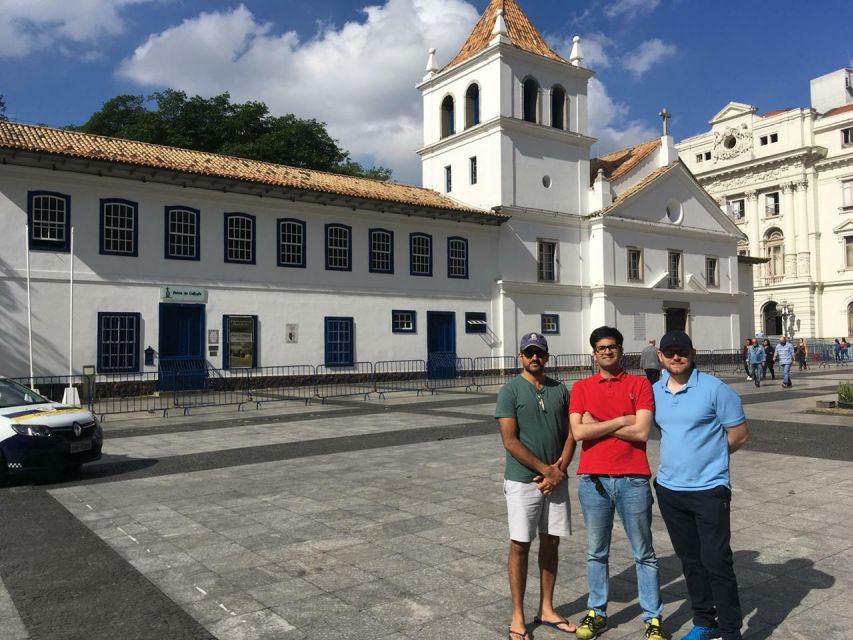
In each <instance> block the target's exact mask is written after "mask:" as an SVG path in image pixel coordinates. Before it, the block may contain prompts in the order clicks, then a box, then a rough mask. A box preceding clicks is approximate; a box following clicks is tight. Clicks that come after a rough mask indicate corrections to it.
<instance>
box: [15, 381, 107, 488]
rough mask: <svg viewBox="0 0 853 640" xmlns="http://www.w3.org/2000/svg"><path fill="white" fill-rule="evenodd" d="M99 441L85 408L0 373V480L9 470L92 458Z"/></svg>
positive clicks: (94, 420)
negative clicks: (28, 386) (44, 395)
mask: <svg viewBox="0 0 853 640" xmlns="http://www.w3.org/2000/svg"><path fill="white" fill-rule="evenodd" d="M103 444H104V434H103V431H102V430H101V425H100V423H99V422H98V420H97V418H96V417H95V416H94V415H93V414H92V413H91V412H90V411H87V410H86V409H81V408H80V407H69V406H67V405H64V404H61V403H59V402H51V401H50V400H48V399H47V398H44V397H42V396H40V395H39V394H37V393H36V392H35V391H33V390H32V389H28V388H27V387H25V386H23V385H21V384H18V383H17V382H15V381H13V380H10V379H8V378H4V377H0V483H2V482H4V481H5V480H6V479H7V477H8V476H11V475H18V474H23V473H28V472H34V471H52V470H60V469H69V468H71V469H74V468H78V467H79V466H80V465H82V464H83V463H84V462H91V461H93V460H98V459H99V458H100V457H101V448H102V447H103Z"/></svg>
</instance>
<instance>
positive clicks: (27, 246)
mask: <svg viewBox="0 0 853 640" xmlns="http://www.w3.org/2000/svg"><path fill="white" fill-rule="evenodd" d="M24 236H25V237H24V250H25V251H26V256H27V344H28V347H29V354H30V386H32V384H33V307H32V298H31V296H30V225H29V224H25V225H24Z"/></svg>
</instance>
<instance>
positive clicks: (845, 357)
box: [840, 338, 850, 362]
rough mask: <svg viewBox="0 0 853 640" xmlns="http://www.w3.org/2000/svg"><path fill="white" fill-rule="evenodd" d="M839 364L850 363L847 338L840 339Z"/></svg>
mask: <svg viewBox="0 0 853 640" xmlns="http://www.w3.org/2000/svg"><path fill="white" fill-rule="evenodd" d="M840 355H841V362H849V361H850V343H849V342H847V338H841V353H840Z"/></svg>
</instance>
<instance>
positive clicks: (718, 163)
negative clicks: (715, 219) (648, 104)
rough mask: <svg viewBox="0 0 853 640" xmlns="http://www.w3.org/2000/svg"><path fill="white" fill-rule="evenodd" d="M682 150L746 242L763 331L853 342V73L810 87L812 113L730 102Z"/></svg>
mask: <svg viewBox="0 0 853 640" xmlns="http://www.w3.org/2000/svg"><path fill="white" fill-rule="evenodd" d="M710 124H711V129H710V130H709V131H707V132H705V133H702V134H700V135H697V136H694V137H692V138H688V139H686V140H683V141H682V142H680V143H679V144H678V145H676V146H677V148H678V150H679V154H680V156H681V160H682V162H684V163H685V164H686V165H687V166H688V167H689V168H690V170H691V171H692V172H693V174H694V175H695V176H696V178H697V179H698V180H699V182H700V184H702V186H703V187H705V189H706V190H707V191H708V192H709V193H710V194H711V195H712V196H713V197H715V198H716V199H717V201H718V203H719V204H720V206H721V207H722V208H723V210H724V211H726V212H727V213H728V215H729V216H730V217H731V218H732V219H733V220H734V221H735V222H736V223H737V225H738V226H739V227H740V228H741V230H742V231H743V232H744V233H746V235H747V236H748V237H749V240H748V241H746V242H743V243H742V244H741V245H740V246H739V247H738V252H739V253H740V254H742V255H750V256H759V257H763V258H766V259H767V261H766V263H764V264H757V265H755V267H754V269H755V273H754V282H755V296H754V299H755V319H756V327H755V329H756V331H764V332H765V333H767V334H769V335H778V334H780V333H782V332H784V333H787V334H788V335H797V336H803V337H837V336H841V335H847V336H850V335H851V334H853V69H847V68H845V69H840V70H838V71H835V72H833V73H829V74H827V75H825V76H821V77H820V78H816V79H814V80H812V81H811V106H810V107H803V108H790V109H777V110H774V111H770V112H768V113H764V114H759V113H758V108H757V107H755V106H751V105H747V104H742V103H739V102H730V103H729V104H727V105H726V106H725V107H724V108H723V109H722V111H720V112H719V113H717V114H716V115H715V116H714V117H713V118H712V119H711V121H710Z"/></svg>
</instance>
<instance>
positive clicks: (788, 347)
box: [773, 336, 794, 389]
mask: <svg viewBox="0 0 853 640" xmlns="http://www.w3.org/2000/svg"><path fill="white" fill-rule="evenodd" d="M773 359H774V360H775V361H776V362H778V363H779V366H780V367H781V368H782V388H783V389H790V388H791V365H792V364H793V363H794V346H793V345H792V344H791V343H790V342H788V339H787V338H786V337H785V336H779V342H777V343H776V349H775V350H774V353H773Z"/></svg>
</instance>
